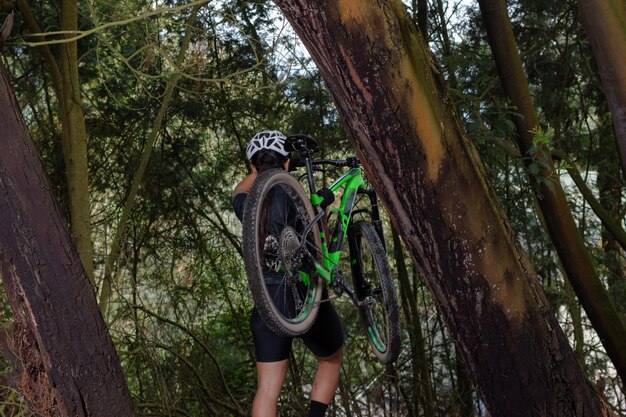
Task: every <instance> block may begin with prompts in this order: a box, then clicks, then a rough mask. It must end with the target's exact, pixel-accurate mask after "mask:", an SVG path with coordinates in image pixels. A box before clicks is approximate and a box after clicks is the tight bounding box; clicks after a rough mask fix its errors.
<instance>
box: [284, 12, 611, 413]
mask: <svg viewBox="0 0 626 417" xmlns="http://www.w3.org/2000/svg"><path fill="white" fill-rule="evenodd" d="M275 2H276V3H277V4H278V6H279V7H280V8H281V10H282V11H283V13H284V14H285V16H286V17H287V18H288V19H289V21H290V22H291V24H292V25H293V27H294V29H295V30H296V32H297V33H298V35H299V36H300V39H301V40H302V41H303V43H304V44H305V46H306V47H307V49H308V50H309V52H310V53H311V55H312V57H313V59H314V60H315V62H316V64H317V66H318V68H319V69H320V72H321V74H322V76H323V77H324V79H325V81H326V83H327V85H328V87H329V89H330V91H331V94H332V95H333V98H334V100H335V103H336V105H337V108H338V111H339V113H340V115H341V117H342V120H343V122H344V125H345V127H346V130H347V131H348V132H349V134H350V136H351V138H352V140H353V144H354V146H355V149H356V153H357V155H358V156H359V157H360V158H361V160H362V161H363V164H364V167H365V169H366V171H367V173H368V176H369V178H370V180H371V181H372V183H373V185H374V187H375V188H376V190H377V191H378V193H379V195H380V198H381V200H382V201H383V203H384V204H385V206H386V208H387V211H388V213H389V215H390V217H391V220H392V222H393V224H394V226H395V227H396V229H397V230H398V231H399V233H400V235H401V237H402V238H403V240H404V243H405V245H406V247H407V250H408V251H409V253H410V255H411V257H412V259H413V261H414V262H415V264H416V267H417V269H418V270H419V272H420V273H421V274H422V275H423V276H424V279H425V280H426V283H427V285H428V286H429V289H430V291H431V293H432V294H433V298H434V300H435V301H436V303H437V305H438V308H439V309H440V311H441V312H442V314H443V316H444V317H445V320H446V322H447V325H448V328H449V331H450V333H451V334H452V335H453V337H454V338H455V340H456V342H457V344H458V347H459V352H460V354H461V356H462V358H463V360H464V362H465V363H466V365H467V368H468V370H469V372H470V374H471V376H472V379H473V381H474V383H475V384H476V385H477V386H478V389H479V392H480V393H481V395H482V397H483V399H484V401H485V403H486V404H487V405H488V407H489V410H490V412H491V414H492V415H493V416H507V417H511V416H536V415H551V416H578V415H597V416H602V415H608V414H609V411H607V410H606V407H605V406H604V404H603V402H602V400H601V399H600V398H599V397H598V395H597V394H596V393H595V392H594V391H593V389H592V388H591V387H590V385H589V383H588V381H587V380H586V378H585V376H584V373H583V372H582V370H581V368H580V366H579V365H578V363H577V361H576V358H575V355H574V354H573V351H572V349H571V347H570V346H569V344H568V342H567V339H566V337H565V335H564V334H563V331H562V329H561V328H560V327H559V325H558V322H557V321H556V319H555V317H554V315H553V313H552V312H551V311H550V308H549V306H548V303H547V300H546V298H545V294H544V293H543V290H542V288H541V286H540V284H539V282H538V280H537V277H536V274H535V272H534V270H533V268H532V265H530V263H529V261H528V257H527V256H526V255H525V254H524V253H523V251H522V250H521V248H520V247H519V246H518V244H517V241H516V239H515V237H514V236H513V232H512V230H511V228H510V225H509V224H508V222H507V220H506V218H505V216H504V214H503V211H502V209H501V207H500V206H499V204H498V202H497V199H496V197H495V194H494V191H493V189H492V187H491V186H490V184H489V183H488V180H487V178H486V174H485V171H484V167H483V166H482V164H481V163H480V160H479V157H478V154H477V152H476V150H475V148H474V146H473V144H472V143H471V142H470V141H469V140H468V139H467V138H466V137H465V136H464V133H463V131H462V128H461V124H460V121H459V118H458V116H457V115H456V113H455V109H454V106H453V105H452V103H451V102H450V100H449V98H448V95H447V92H446V86H445V82H444V81H443V80H442V78H441V75H440V71H439V69H438V67H437V66H436V64H435V63H434V61H433V58H432V55H431V54H430V52H429V51H428V50H427V49H426V47H425V45H424V43H423V41H422V39H421V37H420V36H419V34H418V31H417V29H416V27H415V25H414V24H413V23H412V22H411V20H410V18H409V17H408V15H407V13H406V10H405V8H404V5H403V4H402V3H401V2H400V1H399V0H395V1H394V0H388V1H385V2H379V1H375V0H363V1H360V2H354V1H349V0H333V1H329V0H326V1H324V0H321V1H310V0H308V1H306V0H275Z"/></svg>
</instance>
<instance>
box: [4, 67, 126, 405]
mask: <svg viewBox="0 0 626 417" xmlns="http://www.w3.org/2000/svg"><path fill="white" fill-rule="evenodd" d="M0 132H2V134H1V135H0V149H2V152H0V213H2V215H1V216H0V269H1V273H2V280H3V282H4V286H5V288H6V291H7V294H8V299H9V302H10V304H11V309H12V310H13V313H14V316H15V324H14V326H13V329H12V337H11V343H13V351H14V352H15V354H16V356H17V357H16V358H15V359H16V361H17V364H18V365H19V366H20V367H21V369H19V371H20V372H21V378H20V382H19V384H18V385H19V388H20V390H21V391H22V394H23V395H24V396H25V397H26V398H27V400H28V401H29V403H30V406H31V409H32V411H33V412H34V413H35V414H36V415H41V416H53V415H54V416H57V415H58V416H63V417H69V416H72V417H74V416H78V417H87V416H93V417H97V416H98V417H109V416H119V417H127V416H132V415H133V408H132V401H131V397H130V393H129V391H128V388H127V387H126V382H125V380H124V374H123V373H122V367H121V365H120V360H119V358H118V356H117V354H116V352H115V348H114V346H113V342H112V341H111V338H110V336H109V334H108V332H107V328H106V325H105V323H104V321H103V319H102V316H101V315H100V310H99V309H98V304H97V302H96V296H95V293H94V288H93V286H92V285H91V284H90V282H89V280H88V278H87V274H86V272H85V269H84V266H83V263H82V262H81V260H80V258H79V256H78V253H77V251H76V247H75V244H74V242H73V239H72V237H71V236H70V234H69V231H68V229H67V227H66V222H65V219H64V218H63V216H62V214H61V210H60V208H59V206H58V204H57V203H56V201H55V199H54V197H53V195H52V186H51V184H50V182H49V180H48V178H47V176H46V174H45V172H44V169H43V166H42V163H41V160H40V159H39V155H38V153H37V150H36V148H35V145H34V143H33V142H32V139H31V138H30V135H29V133H28V130H27V128H26V125H25V124H24V121H23V119H22V116H21V114H20V110H19V106H18V104H17V100H16V99H15V96H14V94H13V91H12V89H11V87H10V84H9V81H8V78H7V76H6V73H5V71H4V68H3V67H2V65H1V64H0Z"/></svg>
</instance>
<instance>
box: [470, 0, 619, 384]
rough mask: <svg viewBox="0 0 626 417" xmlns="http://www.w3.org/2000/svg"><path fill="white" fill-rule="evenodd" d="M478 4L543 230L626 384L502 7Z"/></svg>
mask: <svg viewBox="0 0 626 417" xmlns="http://www.w3.org/2000/svg"><path fill="white" fill-rule="evenodd" d="M478 3H479V4H480V10H481V14H482V16H483V20H484V22H485V25H486V28H487V37H488V40H489V45H490V46H491V51H492V54H493V57H494V60H495V62H496V67H497V68H498V74H499V76H500V82H501V83H502V86H503V88H504V91H505V92H506V94H507V96H509V98H510V99H511V102H512V103H513V104H514V105H515V107H516V108H517V111H516V113H517V114H518V116H517V117H515V118H514V120H513V121H514V123H515V127H516V130H517V143H518V146H519V149H520V153H521V155H523V156H525V158H524V162H525V164H526V166H527V167H529V172H530V165H531V164H535V165H536V166H537V167H538V169H537V171H538V174H537V175H536V176H534V177H533V176H531V178H530V179H531V181H533V183H534V184H535V187H534V188H535V192H536V194H537V202H538V204H539V207H540V209H541V213H542V214H543V218H544V220H545V226H546V229H547V231H548V233H549V235H550V238H551V240H552V243H553V244H554V247H555V249H556V251H557V253H558V255H559V258H560V260H561V263H562V265H563V269H564V270H565V272H566V274H567V279H569V280H570V282H571V284H572V287H573V288H574V291H575V292H576V295H577V296H578V299H579V300H580V302H581V304H582V306H583V308H584V309H585V312H586V313H587V316H588V317H589V319H590V320H591V323H592V324H593V327H594V329H595V330H596V332H597V333H598V335H599V336H600V340H602V344H603V346H604V348H605V349H606V351H607V353H608V355H609V357H610V358H611V360H612V361H613V364H614V365H615V367H616V368H617V372H618V373H619V375H620V377H621V378H622V380H626V328H625V327H624V324H623V323H622V321H621V319H620V317H619V315H618V313H617V310H616V309H615V306H614V305H613V303H612V302H611V299H610V297H609V295H608V293H607V291H606V288H605V287H604V285H603V284H602V281H601V280H600V277H599V276H598V273H597V272H596V269H595V265H594V263H593V259H592V257H591V255H590V253H589V251H588V250H587V248H586V247H585V244H584V242H583V239H582V236H581V234H580V232H579V231H578V229H577V227H576V223H575V222H574V218H573V216H572V212H571V210H570V209H569V206H568V203H567V200H566V199H565V193H564V192H563V188H562V187H561V182H560V181H559V177H558V175H557V174H556V172H555V169H554V163H553V161H552V157H551V155H550V153H549V151H548V150H547V149H546V148H545V147H543V146H541V145H534V144H533V133H532V131H533V130H535V129H537V128H538V126H539V124H538V122H537V115H536V113H535V109H534V106H533V103H532V100H531V97H530V90H529V88H528V82H527V81H526V76H525V75H524V70H523V68H522V60H521V58H520V56H519V53H518V51H517V45H516V43H515V38H514V36H513V29H512V27H511V23H510V21H509V17H508V14H507V10H506V5H505V3H504V0H479V1H478ZM624 68H625V69H626V66H625V67H624Z"/></svg>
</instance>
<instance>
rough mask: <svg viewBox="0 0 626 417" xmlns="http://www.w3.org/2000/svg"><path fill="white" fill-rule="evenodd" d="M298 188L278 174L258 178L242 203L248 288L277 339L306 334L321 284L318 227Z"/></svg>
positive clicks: (315, 312) (318, 298) (286, 177)
mask: <svg viewBox="0 0 626 417" xmlns="http://www.w3.org/2000/svg"><path fill="white" fill-rule="evenodd" d="M313 217H314V211H313V207H312V206H311V203H310V201H309V198H308V196H307V194H306V193H305V191H304V189H303V188H302V186H301V185H300V183H299V182H298V181H297V180H296V179H295V178H294V177H292V176H291V175H290V174H289V173H287V172H285V171H282V170H277V169H276V170H269V171H266V172H264V173H262V174H259V176H258V178H257V179H256V181H255V182H254V184H253V186H252V188H251V189H250V192H249V193H248V196H247V198H246V208H245V210H244V217H243V231H244V232H243V257H244V264H245V268H246V273H247V275H248V285H249V287H250V291H251V293H252V298H253V300H254V303H255V305H256V307H257V309H258V311H259V314H260V315H261V318H262V319H263V321H264V322H265V323H266V324H267V326H268V327H269V328H270V329H272V331H274V332H275V333H276V334H279V335H283V336H297V335H300V334H303V333H304V332H306V331H307V330H308V329H309V328H310V327H311V325H313V322H314V321H315V317H316V315H317V311H318V309H319V302H320V299H321V297H322V279H321V278H320V277H319V275H318V274H317V273H316V272H315V266H314V263H315V261H317V262H319V263H321V256H322V250H321V247H322V246H321V240H320V233H319V227H318V225H317V224H316V225H314V226H313V228H312V229H311V230H310V232H309V233H308V234H307V235H306V236H304V233H305V229H306V228H307V226H308V225H309V224H310V223H311V219H313Z"/></svg>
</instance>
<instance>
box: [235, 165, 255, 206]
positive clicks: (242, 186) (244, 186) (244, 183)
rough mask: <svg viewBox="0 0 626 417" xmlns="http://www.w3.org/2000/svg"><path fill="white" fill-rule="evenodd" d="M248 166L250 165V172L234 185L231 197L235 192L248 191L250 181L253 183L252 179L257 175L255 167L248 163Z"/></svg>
mask: <svg viewBox="0 0 626 417" xmlns="http://www.w3.org/2000/svg"><path fill="white" fill-rule="evenodd" d="M250 167H252V172H251V173H250V174H248V175H247V176H246V177H245V178H244V179H242V180H241V181H240V182H239V184H237V185H236V186H235V189H234V190H233V198H235V196H236V195H237V194H241V193H247V192H248V191H250V187H252V183H254V180H256V177H257V175H258V174H257V171H256V167H255V166H254V165H252V164H250Z"/></svg>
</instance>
